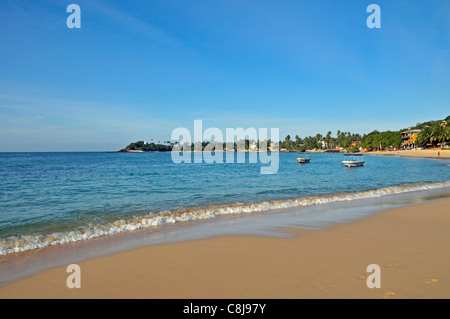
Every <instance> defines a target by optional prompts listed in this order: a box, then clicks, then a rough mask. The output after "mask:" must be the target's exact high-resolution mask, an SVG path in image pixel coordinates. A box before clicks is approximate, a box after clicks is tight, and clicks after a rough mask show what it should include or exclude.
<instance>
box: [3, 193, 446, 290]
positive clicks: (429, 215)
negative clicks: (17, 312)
mask: <svg viewBox="0 0 450 319" xmlns="http://www.w3.org/2000/svg"><path fill="white" fill-rule="evenodd" d="M449 207H450V199H442V200H436V201H432V202H428V203H424V204H418V205H413V206H406V207H400V208H394V209H390V210H386V211H381V212H378V213H375V214H373V215H371V216H369V217H367V218H364V219H360V220H357V221H352V222H350V223H341V224H337V225H335V226H332V227H329V228H327V229H322V230H305V229H302V230H300V229H298V228H285V229H282V230H280V231H285V232H290V233H292V234H294V235H295V237H294V238H279V237H263V236H222V237H215V238H209V239H201V240H193V241H185V242H179V243H170V244H161V245H152V246H145V247H142V248H138V249H134V250H130V251H125V252H121V253H117V254H113V255H110V256H105V257H100V258H95V259H90V260H87V261H83V262H80V263H78V264H79V266H80V267H81V288H80V289H69V288H67V285H66V280H67V277H68V276H69V274H68V273H67V272H66V267H57V268H53V269H50V270H46V271H43V272H41V273H38V274H36V275H33V276H31V277H27V278H23V279H20V280H17V281H14V282H12V283H10V284H7V285H5V286H2V287H0V298H159V299H179V298H193V299H196V298H251V299H254V298H282V299H291V298H445V299H447V298H449V297H450V254H449V253H448V252H449V251H450V236H449V234H448V229H450V212H449V211H450V210H449ZM370 264H377V265H379V266H380V269H381V276H380V279H381V288H372V289H369V288H368V287H367V283H366V282H367V277H368V276H369V275H370V273H368V272H367V266H368V265H370Z"/></svg>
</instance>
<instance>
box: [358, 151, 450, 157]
mask: <svg viewBox="0 0 450 319" xmlns="http://www.w3.org/2000/svg"><path fill="white" fill-rule="evenodd" d="M364 155H375V156H382V155H385V156H400V157H416V158H434V159H450V150H440V149H427V150H398V151H380V152H365V153H364Z"/></svg>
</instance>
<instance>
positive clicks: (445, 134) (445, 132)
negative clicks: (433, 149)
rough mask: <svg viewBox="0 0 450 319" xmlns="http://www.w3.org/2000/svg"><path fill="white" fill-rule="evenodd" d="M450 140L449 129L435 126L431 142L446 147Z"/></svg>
mask: <svg viewBox="0 0 450 319" xmlns="http://www.w3.org/2000/svg"><path fill="white" fill-rule="evenodd" d="M449 139H450V131H449V129H448V128H447V127H444V126H443V125H439V124H437V125H434V126H433V128H432V131H431V137H430V141H431V142H432V143H433V142H437V143H436V144H441V147H442V146H443V145H444V146H445V142H446V141H447V140H449Z"/></svg>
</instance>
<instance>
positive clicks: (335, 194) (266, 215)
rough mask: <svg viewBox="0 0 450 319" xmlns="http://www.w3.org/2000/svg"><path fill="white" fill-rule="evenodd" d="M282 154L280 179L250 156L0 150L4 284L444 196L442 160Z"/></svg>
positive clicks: (449, 176)
mask: <svg viewBox="0 0 450 319" xmlns="http://www.w3.org/2000/svg"><path fill="white" fill-rule="evenodd" d="M278 155H279V161H280V162H279V169H278V172H277V173H276V174H272V175H270V174H269V175H264V174H261V170H260V169H261V166H264V165H265V164H261V163H259V162H258V163H249V160H248V156H249V154H248V153H247V154H246V156H247V160H246V161H245V163H237V161H235V162H234V163H205V162H203V163H190V164H189V163H180V164H177V163H174V162H173V161H172V157H171V154H170V153H115V152H79V153H0V283H1V282H6V281H7V280H11V279H14V278H18V277H20V276H24V275H28V274H30V273H32V272H33V271H38V270H42V269H44V268H48V267H52V266H55V265H57V264H58V265H59V264H64V263H68V262H71V261H72V260H71V259H73V260H76V259H83V258H92V257H96V256H100V255H103V254H110V253H114V252H117V251H121V250H125V249H131V248H134V247H139V246H141V245H148V244H159V243H167V242H173V241H180V240H189V239H199V238H205V237H211V236H219V235H227V234H259V235H276V236H288V235H286V233H283V232H279V231H276V230H277V229H280V228H282V227H299V228H305V229H321V227H324V226H326V225H329V224H333V223H340V222H348V221H351V220H354V219H358V218H362V217H364V216H367V215H370V214H371V213H373V212H375V211H377V210H381V209H386V208H391V207H396V206H404V205H410V204H416V203H421V202H425V201H429V200H434V199H437V198H443V197H450V161H448V160H444V159H423V158H405V157H398V156H369V155H366V156H365V158H364V160H365V165H364V166H362V167H354V168H347V167H344V166H343V165H342V163H341V162H342V160H343V154H341V153H334V154H333V153H312V154H311V155H310V157H311V162H310V163H307V164H297V160H296V159H297V157H298V156H299V154H298V153H279V154H278ZM223 156H225V153H223ZM77 249H78V250H77ZM67 251H71V253H70V254H68V253H67ZM40 255H41V256H46V257H45V262H44V263H43V262H41V263H40V266H39V267H32V262H30V260H31V261H33V262H34V260H35V259H36V260H38V259H39V257H38V256H40ZM30 256H31V257H30ZM41 259H43V258H41ZM25 260H27V261H29V262H28V263H25V264H27V265H28V266H27V267H24V266H23V265H22V263H24V261H25ZM41 261H42V260H41Z"/></svg>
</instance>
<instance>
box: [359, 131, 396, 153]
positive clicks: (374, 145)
mask: <svg viewBox="0 0 450 319" xmlns="http://www.w3.org/2000/svg"><path fill="white" fill-rule="evenodd" d="M401 144H402V134H401V132H400V131H395V132H391V131H386V132H378V131H373V132H371V133H369V134H367V135H364V138H363V141H362V143H361V146H362V147H363V148H367V149H385V148H394V147H395V148H400V146H401Z"/></svg>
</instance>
